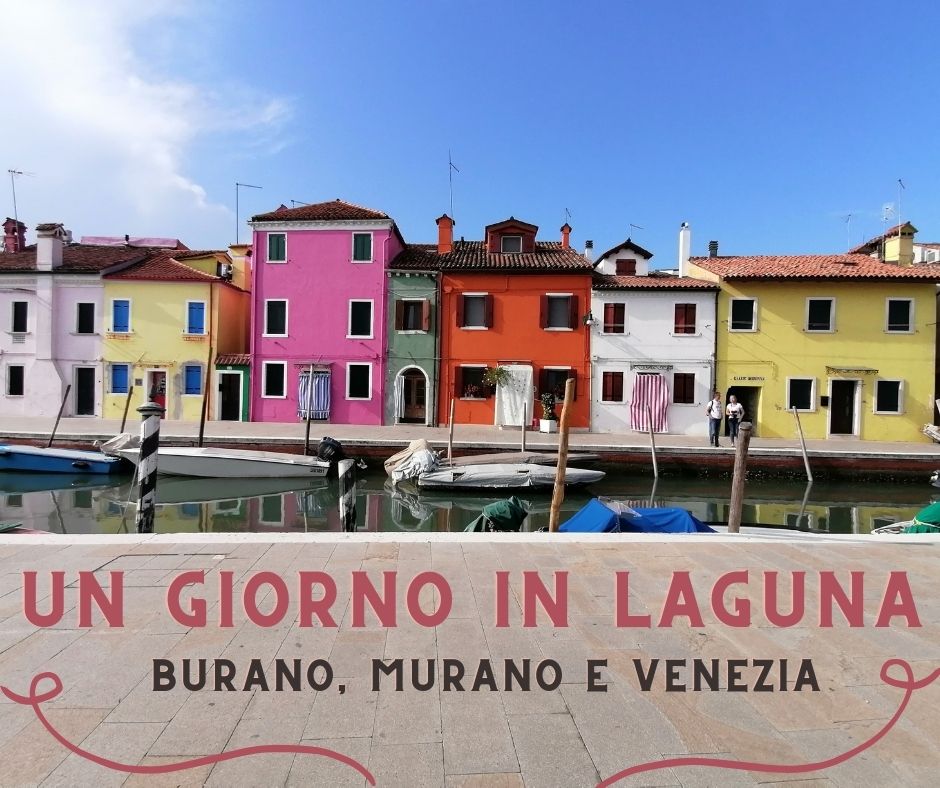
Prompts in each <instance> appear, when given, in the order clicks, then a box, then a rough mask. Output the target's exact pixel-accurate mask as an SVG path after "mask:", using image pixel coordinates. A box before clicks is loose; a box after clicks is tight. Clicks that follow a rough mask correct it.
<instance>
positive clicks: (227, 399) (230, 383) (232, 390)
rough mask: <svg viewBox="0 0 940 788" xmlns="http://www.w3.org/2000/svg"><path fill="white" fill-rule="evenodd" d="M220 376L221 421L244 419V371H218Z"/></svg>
mask: <svg viewBox="0 0 940 788" xmlns="http://www.w3.org/2000/svg"><path fill="white" fill-rule="evenodd" d="M216 375H218V377H219V404H218V408H219V413H218V419H219V421H241V420H242V373H241V372H237V371H235V372H224V371H221V370H219V371H217V372H216Z"/></svg>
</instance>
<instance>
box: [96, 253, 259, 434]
mask: <svg viewBox="0 0 940 788" xmlns="http://www.w3.org/2000/svg"><path fill="white" fill-rule="evenodd" d="M245 262H246V261H245V258H244V257H243V256H240V255H237V254H236V255H233V256H230V255H229V254H227V253H226V252H197V251H190V250H161V251H158V252H154V253H153V254H151V255H149V256H148V257H147V258H146V259H144V260H143V261H140V262H137V263H135V264H133V265H129V266H127V267H125V268H123V269H121V270H119V271H113V272H112V273H109V274H106V275H105V276H104V277H103V281H104V326H103V329H104V330H103V341H102V361H103V362H104V364H105V374H104V386H105V390H104V396H103V402H104V407H103V417H104V418H112V419H120V418H122V417H123V414H124V413H125V409H127V412H128V423H131V422H132V421H133V420H135V419H137V418H138V414H137V413H136V412H135V408H137V407H139V406H140V405H142V404H143V403H144V402H147V401H148V400H151V401H155V402H157V403H159V404H161V405H163V406H164V407H165V408H166V416H165V417H166V418H167V419H179V420H184V421H199V419H200V417H201V414H202V410H203V407H205V408H206V414H207V417H208V418H211V417H212V415H213V414H214V413H215V403H214V402H213V400H212V395H213V386H212V385H211V381H213V380H214V377H213V375H212V370H213V368H214V364H215V358H216V356H217V355H220V354H232V353H247V352H248V315H249V308H250V307H249V293H248V289H247V288H248V279H247V274H246V271H245V267H246V265H245ZM207 380H209V381H210V385H209V386H208V390H207V385H206V384H207Z"/></svg>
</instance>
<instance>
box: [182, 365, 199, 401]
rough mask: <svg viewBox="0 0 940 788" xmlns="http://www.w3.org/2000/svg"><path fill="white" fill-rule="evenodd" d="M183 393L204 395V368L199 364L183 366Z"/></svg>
mask: <svg viewBox="0 0 940 788" xmlns="http://www.w3.org/2000/svg"><path fill="white" fill-rule="evenodd" d="M183 393H184V394H202V367H201V366H199V365H198V364H184V365H183Z"/></svg>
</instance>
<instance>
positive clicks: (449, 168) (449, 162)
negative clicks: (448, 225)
mask: <svg viewBox="0 0 940 788" xmlns="http://www.w3.org/2000/svg"><path fill="white" fill-rule="evenodd" d="M454 170H457V172H460V170H459V169H457V165H456V164H454V160H453V159H452V158H451V156H450V148H448V149H447V180H448V183H449V184H450V218H451V219H453V218H454Z"/></svg>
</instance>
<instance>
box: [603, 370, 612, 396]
mask: <svg viewBox="0 0 940 788" xmlns="http://www.w3.org/2000/svg"><path fill="white" fill-rule="evenodd" d="M613 383H614V378H613V373H612V372H605V373H604V374H603V375H602V376H601V400H602V401H604V402H608V401H609V400H610V398H611V390H612V389H613Z"/></svg>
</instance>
